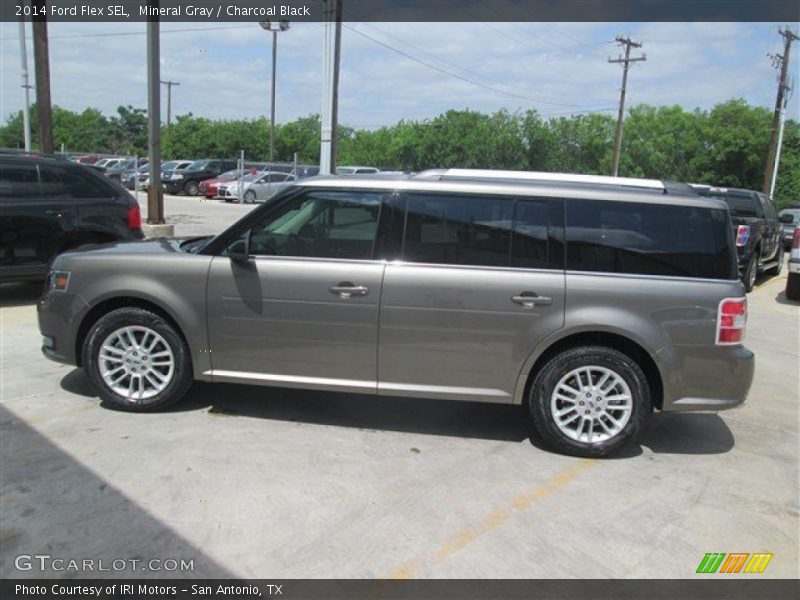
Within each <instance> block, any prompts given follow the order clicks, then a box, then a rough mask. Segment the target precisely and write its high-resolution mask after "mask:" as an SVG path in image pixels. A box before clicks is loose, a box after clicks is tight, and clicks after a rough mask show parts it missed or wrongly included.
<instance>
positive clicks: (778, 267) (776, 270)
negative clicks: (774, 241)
mask: <svg viewBox="0 0 800 600" xmlns="http://www.w3.org/2000/svg"><path fill="white" fill-rule="evenodd" d="M783 254H784V251H783V244H781V245H780V247H779V248H778V252H777V253H776V255H775V259H776V260H777V261H778V264H777V265H775V266H774V267H772V268H771V269H770V270H769V271H767V273H769V274H770V275H775V276H777V275H780V274H781V271H783V258H784V256H783Z"/></svg>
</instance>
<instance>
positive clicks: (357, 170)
mask: <svg viewBox="0 0 800 600" xmlns="http://www.w3.org/2000/svg"><path fill="white" fill-rule="evenodd" d="M376 173H380V169H376V168H375V167H345V166H342V167H336V174H337V175H375V174H376Z"/></svg>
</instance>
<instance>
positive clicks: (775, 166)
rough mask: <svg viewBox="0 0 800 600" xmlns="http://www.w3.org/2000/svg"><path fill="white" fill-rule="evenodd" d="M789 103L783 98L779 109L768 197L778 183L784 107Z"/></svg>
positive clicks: (786, 97)
mask: <svg viewBox="0 0 800 600" xmlns="http://www.w3.org/2000/svg"><path fill="white" fill-rule="evenodd" d="M788 103H789V96H788V94H787V95H786V96H784V100H783V107H782V108H781V119H780V125H779V127H778V145H777V146H776V147H775V161H774V163H773V165H772V177H771V179H770V184H769V197H770V198H773V197H774V196H775V185H776V183H777V182H778V167H779V166H780V164H781V146H782V145H783V129H784V127H785V126H786V105H787V104H788Z"/></svg>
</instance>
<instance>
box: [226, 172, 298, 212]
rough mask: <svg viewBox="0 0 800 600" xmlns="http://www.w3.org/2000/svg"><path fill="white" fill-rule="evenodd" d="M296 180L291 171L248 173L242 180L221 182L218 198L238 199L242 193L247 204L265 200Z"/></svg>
mask: <svg viewBox="0 0 800 600" xmlns="http://www.w3.org/2000/svg"><path fill="white" fill-rule="evenodd" d="M294 182H295V176H294V175H291V174H290V173H279V172H276V171H272V172H266V173H265V172H258V173H254V174H253V173H248V174H247V175H245V176H244V177H242V179H241V180H239V179H234V180H233V181H228V182H227V183H221V184H219V187H218V188H217V198H222V199H224V200H226V201H231V200H238V199H239V195H240V194H242V199H243V200H244V202H245V204H252V203H253V202H263V201H264V200H266V199H267V198H269V197H271V196H273V195H274V194H276V193H278V192H279V191H281V190H282V189H283V188H285V187H287V186H289V185H292V184H293V183H294Z"/></svg>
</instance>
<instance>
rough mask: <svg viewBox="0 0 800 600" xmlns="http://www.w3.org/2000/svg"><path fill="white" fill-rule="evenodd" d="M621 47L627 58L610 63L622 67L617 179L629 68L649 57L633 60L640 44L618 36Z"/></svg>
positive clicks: (614, 173) (614, 167)
mask: <svg viewBox="0 0 800 600" xmlns="http://www.w3.org/2000/svg"><path fill="white" fill-rule="evenodd" d="M615 39H616V40H617V43H618V44H619V45H620V46H625V58H623V57H622V56H618V57H617V58H615V59H612V58H609V59H608V62H610V63H619V64H621V65H622V90H620V94H619V113H618V114H617V132H616V135H615V136H614V162H613V165H612V167H611V176H612V177H616V176H617V175H618V174H619V156H620V153H621V151H622V123H623V121H624V119H625V94H626V92H627V89H628V68H629V67H630V64H631V63H635V62H640V61H645V60H647V55H645V54H642V55H641V56H637V57H635V58H631V48H641V47H642V44H641V43H640V42H634V41H633V40H632V39H631V38H628V37H622V36H617V37H616V38H615Z"/></svg>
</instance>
